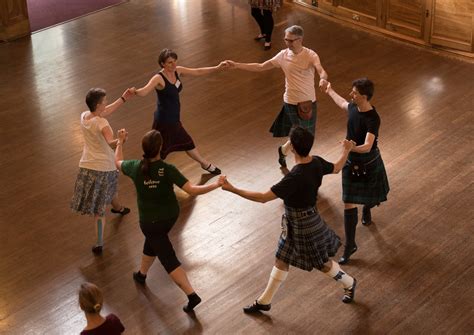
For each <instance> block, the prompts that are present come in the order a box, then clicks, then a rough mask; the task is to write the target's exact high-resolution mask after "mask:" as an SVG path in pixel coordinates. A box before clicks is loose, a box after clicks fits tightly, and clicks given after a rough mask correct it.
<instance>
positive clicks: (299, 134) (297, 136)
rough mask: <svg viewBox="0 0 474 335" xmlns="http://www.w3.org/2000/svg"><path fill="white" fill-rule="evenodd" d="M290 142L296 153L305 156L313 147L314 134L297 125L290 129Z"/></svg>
mask: <svg viewBox="0 0 474 335" xmlns="http://www.w3.org/2000/svg"><path fill="white" fill-rule="evenodd" d="M290 142H291V145H292V146H293V149H295V151H296V153H297V154H298V155H300V156H301V157H306V156H308V155H309V152H310V151H311V148H312V147H313V142H314V136H313V134H311V133H310V132H309V131H308V130H306V129H304V128H302V127H300V126H297V127H295V128H293V129H292V130H291V133H290Z"/></svg>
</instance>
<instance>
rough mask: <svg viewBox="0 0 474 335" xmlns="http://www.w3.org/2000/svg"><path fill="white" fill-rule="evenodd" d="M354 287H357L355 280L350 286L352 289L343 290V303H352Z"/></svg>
mask: <svg viewBox="0 0 474 335" xmlns="http://www.w3.org/2000/svg"><path fill="white" fill-rule="evenodd" d="M356 285H357V280H356V279H355V278H354V283H353V284H352V287H350V288H345V289H344V296H343V297H342V302H343V303H345V304H348V303H351V302H352V301H354V297H355V293H356Z"/></svg>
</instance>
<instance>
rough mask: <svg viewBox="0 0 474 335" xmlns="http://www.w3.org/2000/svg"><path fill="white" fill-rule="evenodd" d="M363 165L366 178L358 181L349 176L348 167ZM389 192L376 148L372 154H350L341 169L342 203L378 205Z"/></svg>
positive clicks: (385, 199) (383, 168)
mask: <svg viewBox="0 0 474 335" xmlns="http://www.w3.org/2000/svg"><path fill="white" fill-rule="evenodd" d="M351 162H352V163H356V164H358V165H365V167H366V170H367V177H363V178H360V179H358V178H357V177H353V176H352V175H351V168H350V165H351ZM389 191H390V186H389V184H388V177H387V173H386V172H385V166H384V164H383V160H382V156H381V155H380V151H379V149H378V148H377V149H376V150H374V152H369V153H365V154H359V153H355V152H351V153H350V154H349V157H348V159H347V162H346V164H345V165H344V167H343V168H342V201H344V203H351V204H362V205H373V206H374V205H378V204H379V203H381V202H384V201H387V194H388V192H389Z"/></svg>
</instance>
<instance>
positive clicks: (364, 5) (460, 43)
mask: <svg viewBox="0 0 474 335" xmlns="http://www.w3.org/2000/svg"><path fill="white" fill-rule="evenodd" d="M294 2H296V3H298V4H302V5H305V6H307V7H311V8H314V9H316V10H317V11H318V12H321V13H324V14H328V15H330V16H333V17H336V18H340V19H342V20H344V21H349V22H353V23H355V24H357V25H360V26H363V27H365V28H370V29H372V30H376V31H379V32H382V33H385V34H388V35H391V36H395V37H397V38H402V39H405V40H408V41H411V42H415V43H418V44H423V45H428V46H432V47H436V48H438V47H442V48H445V49H447V50H450V51H461V52H467V54H466V55H467V56H470V57H474V54H473V51H474V49H473V29H474V24H473V22H474V1H472V0H457V1H442V0H320V1H318V0H294Z"/></svg>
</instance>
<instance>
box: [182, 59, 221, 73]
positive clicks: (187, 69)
mask: <svg viewBox="0 0 474 335" xmlns="http://www.w3.org/2000/svg"><path fill="white" fill-rule="evenodd" d="M226 67H227V63H226V62H220V63H219V64H218V65H216V66H209V67H198V68H190V67H184V66H177V67H176V71H178V73H179V74H180V75H181V74H184V75H190V76H202V75H206V74H209V73H213V72H217V71H219V70H222V69H224V68H226Z"/></svg>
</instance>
